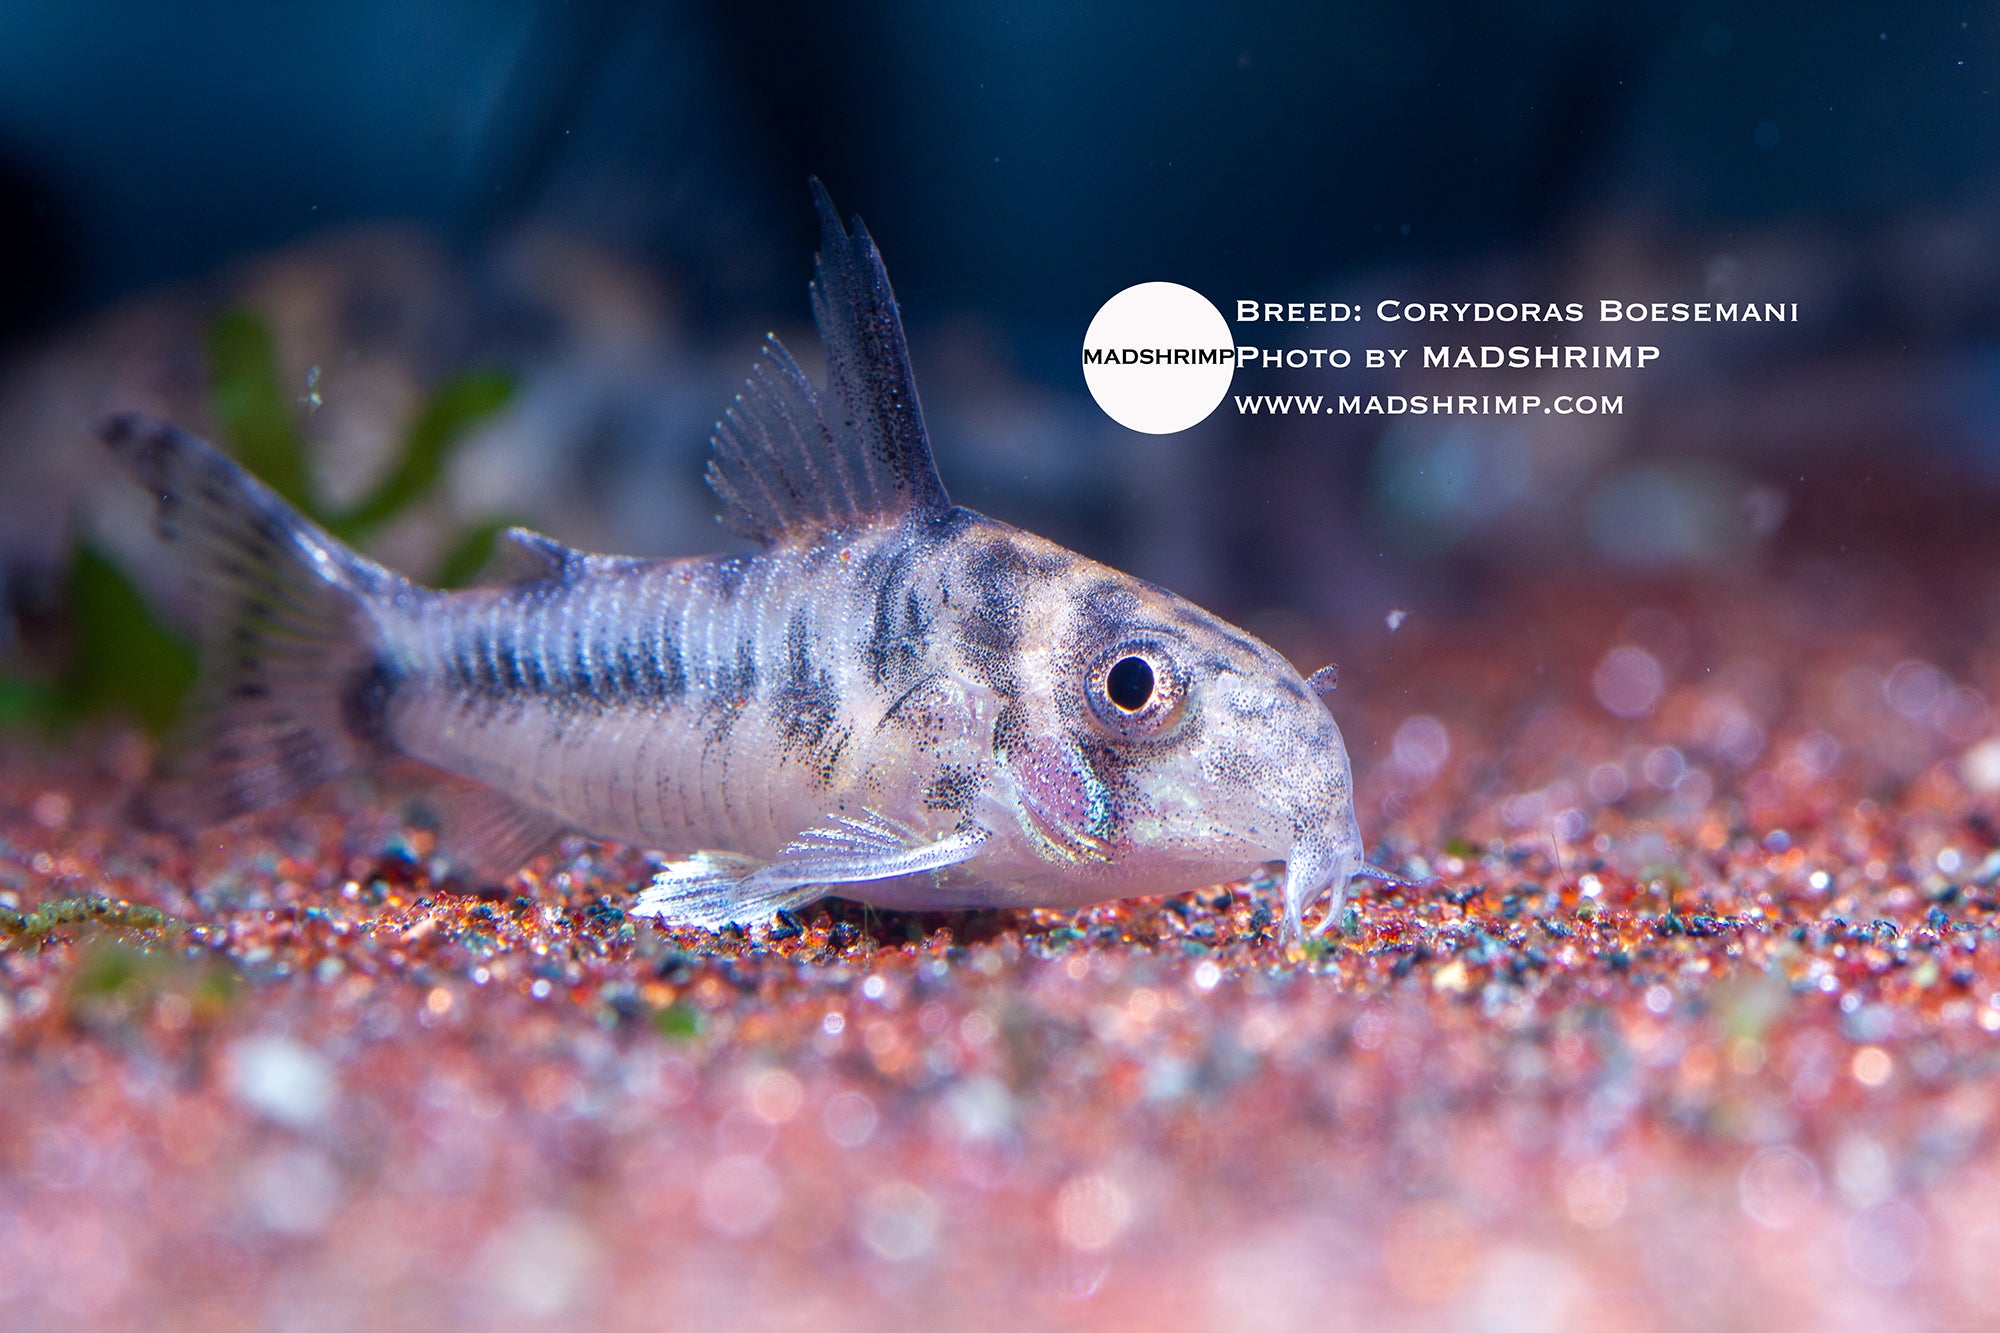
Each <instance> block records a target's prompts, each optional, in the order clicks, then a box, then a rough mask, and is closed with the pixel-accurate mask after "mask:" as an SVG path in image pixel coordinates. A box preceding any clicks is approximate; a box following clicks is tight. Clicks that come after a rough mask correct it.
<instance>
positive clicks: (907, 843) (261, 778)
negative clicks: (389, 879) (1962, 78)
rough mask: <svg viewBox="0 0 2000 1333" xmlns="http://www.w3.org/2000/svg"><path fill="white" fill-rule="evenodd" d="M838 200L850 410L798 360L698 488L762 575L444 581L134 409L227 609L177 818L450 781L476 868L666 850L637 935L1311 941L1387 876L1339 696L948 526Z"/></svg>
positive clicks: (774, 370)
mask: <svg viewBox="0 0 2000 1333" xmlns="http://www.w3.org/2000/svg"><path fill="white" fill-rule="evenodd" d="M819 200H820V210H821V222H822V241H821V250H820V255H819V261H818V266H817V271H816V276H815V281H814V284H813V305H814V313H815V317H816V321H817V323H818V325H819V329H820V333H821V338H822V341H823V343H824V344H825V348H826V353H827V357H826V359H827V366H828V382H827V385H826V387H825V388H824V389H822V388H820V387H818V386H815V385H814V384H812V383H811V382H810V381H809V380H808V379H807V378H806V376H805V375H804V374H803V373H802V372H801V371H800V370H799V368H798V367H797V365H796V364H795V363H794V362H793V360H792V358H791V357H790V356H789V354H787V353H786V352H785V351H784V349H783V348H782V347H781V346H780V345H778V343H777V342H776V340H775V339H773V340H771V342H770V343H769V344H768V345H767V347H766V349H765V357H764V360H763V362H762V364H760V366H759V367H758V368H757V371H756V372H755V373H754V374H753V376H752V378H751V380H750V383H749V384H748V386H747V387H746V389H745V391H744V393H743V394H742V395H739V397H738V399H737V401H736V404H735V405H734V407H732V409H731V410H730V412H729V413H728V414H727V415H726V416H725V418H724V420H723V421H722V422H721V423H720V424H719V425H718V428H717V433H716V437H715V442H714V444H715V449H714V456H713V459H712V461H711V464H710V468H709V480H710V483H711V485H712V486H713V488H714V489H715V490H716V492H717V494H718V495H719V496H720V498H721V500H722V502H723V511H724V512H723V517H724V520H725V521H726V522H728V523H729V524H730V525H731V526H732V527H733V528H735V529H736V530H737V531H739V532H741V533H743V534H744V535H746V536H749V537H752V538H754V539H756V540H757V541H758V542H759V544H760V549H759V550H758V551H756V552H754V553H750V554H744V555H732V556H711V557H701V558H694V559H683V560H638V559H628V558H623V557H616V556H604V555H590V554H584V553H581V552H577V551H572V550H570V549H569V548H567V547H564V546H562V545H561V544H559V543H557V542H555V541H553V540H551V539H549V538H547V537H543V536H540V535H538V534H534V533H530V532H526V531H523V530H518V529H517V530H514V531H513V532H511V533H509V534H508V546H509V555H510V559H511V561H512V563H513V565H514V566H515V570H516V577H514V578H512V579H511V581H508V582H505V583H502V584H499V585H496V586H491V587H482V588H474V589H468V590H464V591H456V592H442V591H436V590H432V589H428V588H423V587H420V586H418V585H416V584H414V583H412V582H410V581H409V580H406V579H404V578H402V577H401V576H399V575H397V574H395V573H393V572H391V571H389V570H387V569H385V568H383V567H381V566H380V565H377V564H374V563H373V562H371V561H369V560H367V559H365V558H364V557H362V556H360V555H359V554H357V553H355V552H353V551H351V550H349V549H348V548H346V547H345V546H343V545H341V544H340V543H339V542H338V541H336V540H335V539H334V538H332V537H331V536H329V535H327V534H326V533H324V532H322V531H320V530H319V529H317V528H316V527H314V526H313V525H312V524H311V523H310V522H309V521H308V520H306V519H305V518H303V517H302V516H300V515H299V514H297V513H296V512H295V511H293V510H292V509H291V508H290V507H289V506H287V505H286V504H285V503H284V502H283V501H281V500H280V499H278V498H277V497H276V496H275V495H274V494H272V493H271V492H270V491H269V490H268V489H266V488H265V487H264V486H262V485H261V484H260V483H259V482H257V481H256V480H255V479H254V478H252V477H250V476H248V475H247V474H246V473H244V472H243V471H242V469H240V468H239V467H238V466H237V465H236V464H235V463H233V462H231V461H230V460H229V459H227V458H226V457H224V456H223V455H221V454H220V453H218V452H216V451H215V450H213V449H211V448H210V447H208V446H207V445H205V444H203V443H201V442H200V441H198V440H195V439H193V438H192V437H190V436H188V435H186V434H184V433H182V432H180V431H178V430H176V429H174V428H173V427H171V426H167V425H165V424H163V423H159V422H155V421H151V420H149V419H146V418H143V417H137V416H125V417H120V418H117V419H114V421H112V422H111V423H110V424H109V425H108V426H107V428H106V432H105V433H106V439H107V441H108V442H109V443H110V445H111V447H112V449H113V452H114V454H116V455H117V456H118V457H119V458H120V459H121V460H122V461H124V462H125V463H126V465H127V466H128V467H129V468H130V469H131V470H132V471H133V472H134V474H135V475H136V476H137V477H138V478H139V480H140V481H141V483H142V484H143V485H145V486H146V487H147V489H148V490H150V491H151V492H152V493H153V494H154V495H155V496H156V497H157V498H158V501H159V505H160V521H161V526H162V530H163V532H164V533H165V534H166V535H167V536H168V537H169V539H170V540H173V541H175V542H176V543H178V544H179V545H180V546H182V547H183V548H184V549H185V551H186V553H187V555H188V566H189V568H190V569H191V570H192V571H193V572H194V574H195V576H196V578H197V580H198V581H199V582H200V584H201V585H202V589H203V593H204V595H203V596H202V597H201V598H200V603H201V605H202V606H203V607H204V618H203V624H202V631H203V635H202V637H203V638H204V640H205V641H206V643H207V648H208V651H207V652H206V653H205V666H204V675H203V678H202V680H201V682H200V683H199V685H198V691H199V694H198V697H199V700H200V704H201V706H200V707H199V709H198V710H197V713H196V719H197V720H196V721H195V723H194V724H193V726H192V728H191V735H190V736H189V737H188V741H187V744H186V746H185V748H183V749H182V750H180V751H179V752H178V755H177V757H176V758H174V759H173V760H171V761H170V769H169V772H168V773H167V774H166V775H165V780H164V781H163V782H162V783H160V784H159V785H158V786H157V787H156V788H155V790H154V792H153V794H152V797H151V802H150V806H149V812H150V814H151V815H152V817H153V819H154V822H157V823H162V824H168V825H175V826H181V827H189V828H195V827H202V826H205V825H208V824H212V823H216V822H220V821H222V820H224V819H228V818H231V817H233V816H235V815H238V814H242V813H246V812H248V811H251V810H255V809H260V808H263V807H265V806H268V805H273V804H276V803H278V802H280V801H283V800H286V799H289V798H291V797H292V796H295V795H297V794H299V793H301V792H303V791H305V790H307V789H309V788H310V787H313V786H316V785H318V784H319V783H321V782H323V781H325V780H327V779H329V778H332V777H334V776H337V775H339V774H341V773H344V772H349V771H354V770H357V769H362V768H366V767H368V766H370V765H372V764H375V763H378V762H382V761H385V760H389V759H409V760H417V761H420V762H422V763H425V764H428V765H430V766H431V767H433V768H435V769H437V770H439V771H440V773H441V775H445V776H446V777H448V778H450V779H455V780H457V781H456V782H455V783H454V790H455V792H456V795H455V797H454V798H453V800H452V802H451V804H450V806H449V808H448V810H447V817H446V822H445V827H444V830H443V845H444V848H445V851H446V853H447V855H448V857H449V859H451V860H452V861H453V862H454V863H455V866H456V868H457V869H459V871H460V872H461V873H463V874H467V875H471V876H479V877H499V876H504V875H506V874H508V873H510V872H512V871H513V870H515V869H517V868H518V866H519V865H520V864H521V862H522V861H524V860H526V859H527V858H528V857H529V856H531V855H533V854H534V853H535V852H537V851H539V850H540V849H541V848H542V847H544V846H546V845H547V844H548V843H549V842H550V841H552V840H553V839H554V838H555V837H556V836H558V835H559V834H560V833H562V832H564V831H567V830H578V831H582V832H585V833H589V834H591V835H594V836H598V837H603V838H610V839H615V840H618V841H622V842H627V843H631V844H634V845H637V846H640V847H645V848H649V849H653V850H656V851H659V852H661V853H664V854H665V855H666V856H667V857H668V858H669V860H668V862H667V865H666V868H665V869H664V870H662V872H661V873H660V875H659V877H658V878H657V879H656V880H655V882H654V884H653V885H652V886H650V887H649V888H647V889H646V890H645V891H644V892H643V893H642V894H641V896H640V900H639V903H638V904H637V906H636V907H635V909H634V910H635V911H637V912H640V913H642V914H652V915H657V916H659V917H661V918H663V919H667V920H671V921H680V922H690V923H698V924H708V925H717V924H722V923H724V922H729V921H746V922H747V921H755V920H759V919H762V918H765V917H768V916H770V915H772V914H774V913H775V912H777V911H779V910H782V909H786V908H795V907H799V906H802V905H804V904H805V903H808V902H810V901H812V900H814V899H816V898H818V897H820V896H823V895H825V894H828V893H834V894H838V895H840V896H843V897H849V898H856V899H860V900H863V901H866V902H870V903H874V904H877V905H879V906H884V907H894V908H909V909H936V908H946V907H970V906H1025V905H1047V906H1074V905H1082V904H1087V903H1092V902H1100V901H1106V900H1110V899H1114V898H1121V897H1126V896H1131V895H1135V894H1154V893H1172V892H1177V891H1181V890H1185V889H1190V888H1196V887H1200V886H1203V885H1206V884H1211V883H1215V882H1217V881H1219V880H1222V879H1227V878H1231V877H1234V876H1236V875H1239V874H1241V873H1243V872H1244V871H1245V870H1246V869H1248V868H1250V867H1252V866H1255V865H1258V864H1261V863H1266V862H1272V861H1284V862H1285V863H1286V866H1287V880H1286V890H1285V907H1286V913H1285V917H1286V922H1287V925H1288V929H1289V930H1290V931H1291V932H1292V933H1293V934H1296V933H1298V932H1299V931H1300V929H1301V918H1302V913H1303V911H1304V908H1305V907H1306V906H1307V905H1308V904H1309V903H1311V902H1312V901H1314V900H1316V899H1317V898H1319V897H1321V896H1330V897H1331V899H1332V905H1331V907H1330V908H1329V910H1328V914H1327V917H1326V918H1325V919H1324V920H1331V919H1332V917H1333V916H1334V915H1335V914H1337V912H1338V909H1339V906H1340V903H1341V901H1342V898H1343V896H1344V894H1345V890H1346V886H1347V883H1348V880H1349V878H1350V877H1351V876H1352V875H1354V874H1356V873H1360V872H1362V871H1363V870H1364V863H1363V861H1362V856H1361V840H1360V836H1359V832H1358V830H1357V828H1356V826H1355V820H1354V814H1353V802H1352V792H1351V779H1350V775H1349V767H1348V761H1347V754H1346V750H1345V747H1344V745H1343V743H1342V741H1341V737H1340V732H1339V729H1338V728H1337V726H1336V725H1335V723H1334V720H1333V718H1332V716H1331V715H1330V714H1329V713H1328V711H1327V709H1326V707H1325V706H1324V705H1323V704H1322V702H1321V701H1320V699H1319V698H1318V697H1317V694H1316V693H1315V691H1314V689H1313V688H1311V687H1310V686H1309V685H1308V684H1307V682H1305V681H1304V680H1302V679H1301V678H1300V676H1299V674H1298V672H1297V671H1295V670H1294V669H1293V668H1292V667H1291V666H1290V664H1289V663H1287V662H1286V661H1285V660H1284V659H1283V658H1282V657H1280V656H1279V655H1278V654H1276V653H1275V652H1273V651H1272V650H1271V649H1270V648H1268V647H1266V646H1265V645H1264V644H1262V643H1260V642H1258V641H1257V640H1256V639H1254V638H1252V637H1250V636H1249V635H1247V634H1245V633H1243V632H1242V631H1240V630H1238V629H1235V628H1234V627H1232V626H1230V625H1228V624H1226V623H1225V622H1223V621H1221V620H1219V619H1217V618H1216V617H1214V616H1212V615H1210V614H1209V613H1207V612H1205V611H1203V610H1201V609H1200V608H1198V607H1196V606H1194V605H1193V604H1191V603H1189V602H1187V601H1184V600H1183V599H1181V598H1179V597H1176V596H1174V595H1173V594H1171V593H1169V592H1167V591H1165V590H1163V589H1160V588H1157V587H1154V586H1153V585H1151V584H1148V583H1145V582H1143V581H1141V580H1139V579H1135V578H1132V577H1131V576H1129V575H1126V574H1123V573H1120V572H1119V571H1117V570H1114V569H1111V568H1108V567H1106V566H1104V565H1102V564H1099V563H1097V562H1095V561H1093V560H1090V559H1088V558H1086V557H1084V556H1081V555H1078V554H1077V553H1075V552H1072V551H1069V550H1066V549H1064V548H1062V547H1060V546H1057V545H1055V544H1053V543H1051V542H1048V541H1045V540H1043V539H1042V538H1039V537H1036V536H1034V535H1032V534H1030V533H1026V532H1022V531H1020V530H1018V529H1016V528H1012V527H1009V526H1008V525H1006V524H1004V523H1001V522H998V521H996V520H993V519H990V518H987V517H985V516H983V515H980V514H978V513H975V512H973V511H971V510H969V509H965V508H962V507H957V506H954V505H952V504H951V503H950V502H949V500H948V499H947V498H946V495H945V492H944V488H943V486H942V484H941V482H940V481H939V479H938V476H937V472H936V469H935V466H934V464H933V462H932V460H931V453H930V447H929V441H928V437H927V436H926V434H925V432H924V428H923V421H922V414H921V410H920V408H919V405H918V401H917V397H916V389H915V384H914V380H913V378H912V376H911V372H910V367H909V361H908V354H907V350H906V348H905V345H904V340H903V334H902V328H901V323H900V317H899V315H898V313H897V310H896V305H895V300H894V297H893V295H892V293H891V292H890V289H889V286H888V280H887V278H886V275H885V274H884V273H883V270H882V267H881V261H880V258H879V256H878V255H877V253H876V251H875V247H874V244H873V242H872V240H870V239H869V237H868V235H867V233H866V231H865V230H863V229H861V228H860V227H859V225H858V224H857V225H856V228H855V230H854V232H853V233H852V234H850V233H849V232H848V231H847V230H846V229H845V228H844V227H842V226H841V224H840V222H839V220H838V218H837V216H836V215H835V214H834V213H833V212H832V209H831V205H830V204H829V203H828V202H827V201H826V199H825V196H824V193H823V192H821V193H820V195H819ZM1322 924H1324V922H1323V923H1322Z"/></svg>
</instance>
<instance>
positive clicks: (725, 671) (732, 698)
mask: <svg viewBox="0 0 2000 1333" xmlns="http://www.w3.org/2000/svg"><path fill="white" fill-rule="evenodd" d="M756 697H757V652H756V646H755V645H754V644H752V643H751V642H749V641H748V640H747V639H746V640H744V641H743V642H741V643H739V644H737V645H736V652H735V654H734V656H733V657H730V658H726V659H724V660H723V661H720V662H718V663H716V665H715V670H714V672H713V683H712V684H711V685H710V687H709V691H708V698H707V700H706V701H705V702H704V703H703V704H702V709H701V715H702V720H703V722H705V723H706V724H707V727H708V743H709V744H710V745H720V744H721V743H722V742H723V741H725V740H727V739H728V737H729V732H730V730H731V728H733V727H735V725H736V719H737V718H738V717H740V716H741V715H742V713H743V710H744V709H745V708H747V707H749V706H750V704H751V702H752V701H753V700H755V699H756Z"/></svg>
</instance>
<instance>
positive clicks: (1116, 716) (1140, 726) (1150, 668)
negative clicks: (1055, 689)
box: [1084, 641, 1187, 740]
mask: <svg viewBox="0 0 2000 1333" xmlns="http://www.w3.org/2000/svg"><path fill="white" fill-rule="evenodd" d="M1084 694H1085V695H1086V697H1087V698H1088V699H1089V701H1090V711H1091V714H1092V716H1093V719H1094V720H1095V721H1096V723H1097V725H1098V729H1099V730H1101V731H1104V732H1107V733H1108V734H1110V735H1112V736H1115V737H1117V738H1118V739H1120V740H1146V739H1154V738H1158V737H1159V736H1162V735H1164V734H1165V733H1166V732H1168V731H1170V730H1172V729H1173V728H1174V726H1175V725H1177V724H1178V723H1179V722H1180V720H1181V717H1182V715H1183V714H1184V713H1185V712H1186V706H1187V685H1186V678H1185V676H1184V675H1183V674H1182V672H1181V669H1180V667H1179V666H1178V665H1177V664H1176V663H1175V661H1174V659H1173V657H1172V656H1171V655H1170V654H1169V653H1168V652H1167V650H1166V649H1165V648H1164V647H1162V646H1161V645H1160V644H1158V643H1156V642H1150V641H1141V642H1138V643H1124V644H1121V645H1119V646H1118V647H1116V648H1114V649H1112V650H1111V651H1110V652H1107V653H1103V654H1100V655H1099V656H1098V658H1097V659H1096V662H1095V664H1094V665H1093V666H1092V667H1091V669H1090V673H1089V674H1088V675H1087V676H1086V677H1085V678H1084Z"/></svg>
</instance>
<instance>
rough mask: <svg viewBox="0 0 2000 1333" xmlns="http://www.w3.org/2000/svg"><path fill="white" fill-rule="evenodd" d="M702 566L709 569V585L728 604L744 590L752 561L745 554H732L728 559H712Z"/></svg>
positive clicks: (718, 597) (719, 598)
mask: <svg viewBox="0 0 2000 1333" xmlns="http://www.w3.org/2000/svg"><path fill="white" fill-rule="evenodd" d="M702 568H703V569H705V570H707V571H708V586H709V587H710V588H712V589H714V591H715V595H716V597H717V599H718V600H720V601H721V602H722V603H723V604H724V605H725V606H726V605H728V604H729V603H730V602H733V601H735V600H736V595H737V594H738V593H740V592H742V591H743V581H744V580H745V579H746V578H748V577H749V574H750V561H749V560H748V559H746V558H745V557H743V556H730V557H729V558H728V559H726V560H711V561H709V562H708V563H707V564H706V565H704V566H702Z"/></svg>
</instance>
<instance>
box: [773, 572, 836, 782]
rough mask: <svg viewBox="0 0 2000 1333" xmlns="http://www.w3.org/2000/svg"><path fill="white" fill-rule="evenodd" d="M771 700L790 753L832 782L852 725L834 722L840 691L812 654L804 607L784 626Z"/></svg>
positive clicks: (817, 778) (781, 740)
mask: <svg viewBox="0 0 2000 1333" xmlns="http://www.w3.org/2000/svg"><path fill="white" fill-rule="evenodd" d="M772 703H773V705H774V706H775V707H776V708H777V710H778V716H779V743H780V744H781V745H782V746H783V747H784V752H785V755H786V756H787V757H792V758H797V759H800V760H802V761H803V762H805V763H807V764H809V765H810V766H811V767H812V769H813V774H814V779H815V785H816V786H820V787H824V786H827V785H829V784H831V782H832V781H833V776H834V773H835V770H836V769H837V767H838V765H839V761H840V755H841V752H842V751H844V750H845V749H846V748H847V742H848V739H849V737H850V735H851V734H852V729H851V728H847V727H836V726H835V723H836V722H837V721H838V720H839V718H840V691H839V688H838V687H837V686H836V685H835V684H834V680H833V673H832V672H831V671H830V670H828V669H827V668H825V667H823V666H819V665H817V664H816V663H815V661H814V659H813V634H812V621H811V619H810V618H809V617H808V616H807V614H806V612H805V611H804V610H803V609H801V610H798V611H794V612H793V613H792V618H791V620H790V621H789V622H788V623H787V624H786V626H785V663H784V674H783V676H782V677H781V678H780V679H779V682H778V689H777V692H776V694H775V695H774V696H773V699H772Z"/></svg>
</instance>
